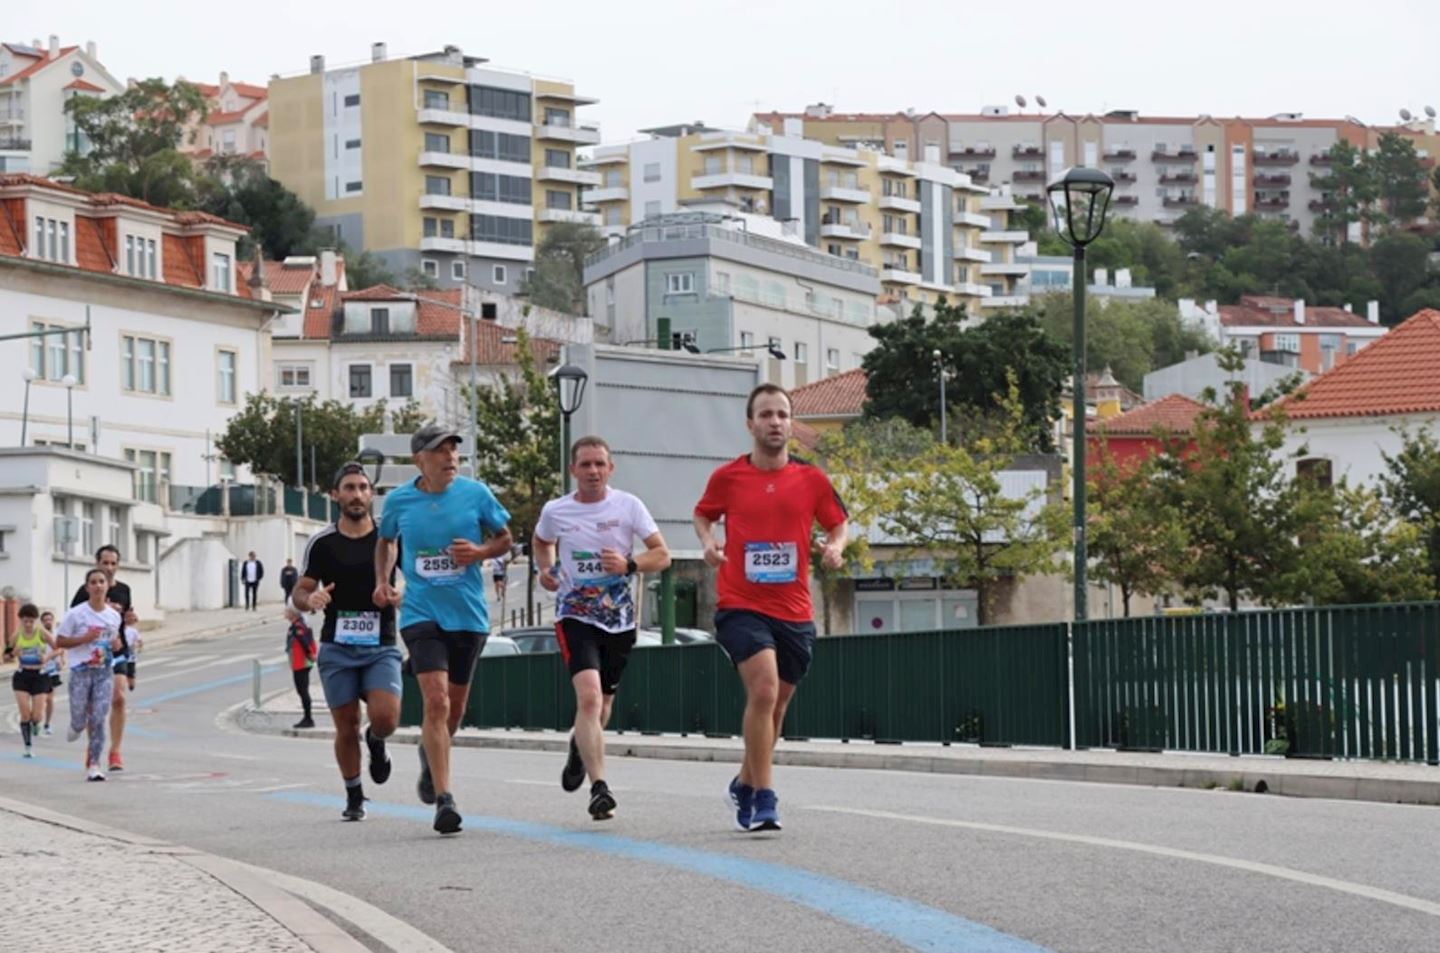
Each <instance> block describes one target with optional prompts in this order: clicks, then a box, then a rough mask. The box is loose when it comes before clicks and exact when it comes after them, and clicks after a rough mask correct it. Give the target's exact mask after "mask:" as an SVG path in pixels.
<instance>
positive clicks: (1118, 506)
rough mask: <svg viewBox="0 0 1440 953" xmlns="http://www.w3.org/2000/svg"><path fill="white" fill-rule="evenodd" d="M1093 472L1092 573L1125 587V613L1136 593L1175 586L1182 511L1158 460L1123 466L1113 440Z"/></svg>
mask: <svg viewBox="0 0 1440 953" xmlns="http://www.w3.org/2000/svg"><path fill="white" fill-rule="evenodd" d="M1098 443H1099V447H1100V453H1099V454H1098V456H1097V459H1096V461H1095V464H1094V468H1093V469H1092V470H1091V471H1090V480H1089V487H1088V492H1087V504H1088V506H1087V509H1086V536H1087V542H1086V547H1085V548H1086V552H1087V553H1088V555H1089V557H1090V559H1091V560H1092V562H1091V565H1090V575H1091V577H1092V578H1094V579H1096V580H1098V581H1100V582H1106V583H1110V584H1111V585H1113V586H1115V587H1116V588H1117V589H1119V590H1120V603H1121V605H1122V606H1123V608H1124V613H1125V617H1126V618H1129V617H1130V600H1131V599H1132V598H1133V597H1134V596H1160V595H1165V594H1167V593H1170V592H1172V591H1174V589H1175V581H1174V579H1173V578H1172V577H1171V571H1172V570H1173V567H1175V566H1176V565H1178V564H1179V563H1180V561H1181V559H1182V558H1183V556H1184V553H1185V531H1184V526H1183V523H1182V521H1181V519H1180V514H1179V513H1177V512H1175V510H1173V509H1172V508H1171V505H1170V503H1169V501H1167V500H1166V497H1165V494H1164V493H1162V492H1160V490H1159V489H1158V487H1157V485H1156V482H1155V464H1154V462H1153V460H1149V459H1147V460H1146V461H1145V462H1143V463H1141V464H1139V465H1135V466H1130V467H1121V466H1119V465H1118V464H1117V463H1116V461H1115V458H1114V457H1113V456H1112V455H1111V454H1110V452H1109V447H1108V445H1107V444H1106V443H1105V442H1104V441H1103V440H1101V441H1098Z"/></svg>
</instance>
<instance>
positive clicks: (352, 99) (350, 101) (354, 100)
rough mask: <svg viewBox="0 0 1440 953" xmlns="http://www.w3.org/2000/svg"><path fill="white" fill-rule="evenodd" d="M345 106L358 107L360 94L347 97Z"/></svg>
mask: <svg viewBox="0 0 1440 953" xmlns="http://www.w3.org/2000/svg"><path fill="white" fill-rule="evenodd" d="M345 105H346V106H358V105H360V94H359V93H351V94H350V95H348V96H346V97H345Z"/></svg>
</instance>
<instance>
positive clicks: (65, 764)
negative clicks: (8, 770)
mask: <svg viewBox="0 0 1440 953" xmlns="http://www.w3.org/2000/svg"><path fill="white" fill-rule="evenodd" d="M82 740H84V736H83V735H82V736H81V737H80V738H78V739H76V744H77V745H79V747H77V748H75V749H73V750H74V751H75V752H76V753H77V754H78V755H79V757H77V758H75V759H74V760H73V761H61V760H60V759H59V758H47V757H45V756H44V755H43V754H37V755H36V756H35V757H33V758H27V757H25V756H24V755H23V754H21V753H20V752H18V751H7V752H5V754H4V755H0V757H3V758H4V759H5V760H6V761H17V762H19V763H20V764H33V765H35V767H37V768H60V769H62V770H65V771H74V772H76V773H77V774H83V773H84V772H85V746H84V745H81V744H80V741H82Z"/></svg>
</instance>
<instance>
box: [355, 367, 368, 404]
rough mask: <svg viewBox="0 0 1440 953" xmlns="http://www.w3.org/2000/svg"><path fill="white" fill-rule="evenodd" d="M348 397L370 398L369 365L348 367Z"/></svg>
mask: <svg viewBox="0 0 1440 953" xmlns="http://www.w3.org/2000/svg"><path fill="white" fill-rule="evenodd" d="M350 396H351V397H369V396H370V365H369V364H351V365H350Z"/></svg>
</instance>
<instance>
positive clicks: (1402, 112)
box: [1400, 109, 1410, 122]
mask: <svg viewBox="0 0 1440 953" xmlns="http://www.w3.org/2000/svg"><path fill="white" fill-rule="evenodd" d="M1400 118H1401V119H1403V120H1405V121H1406V122H1409V121H1410V110H1408V109H1402V110H1400Z"/></svg>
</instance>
